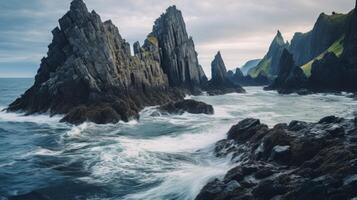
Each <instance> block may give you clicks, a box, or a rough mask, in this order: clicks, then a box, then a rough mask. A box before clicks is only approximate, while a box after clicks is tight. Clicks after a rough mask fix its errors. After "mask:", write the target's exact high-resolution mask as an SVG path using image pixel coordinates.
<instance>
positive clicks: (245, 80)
mask: <svg viewBox="0 0 357 200" xmlns="http://www.w3.org/2000/svg"><path fill="white" fill-rule="evenodd" d="M227 74H228V78H229V80H230V81H231V82H233V83H234V84H238V85H241V86H262V85H268V84H269V83H270V82H269V79H268V78H267V77H265V76H263V75H261V74H259V75H258V76H257V77H255V78H252V77H251V76H250V75H246V76H244V74H243V72H242V71H241V70H240V69H239V68H237V69H236V72H235V73H233V71H228V73H227Z"/></svg>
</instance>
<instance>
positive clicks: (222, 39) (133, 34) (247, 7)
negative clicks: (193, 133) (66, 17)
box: [0, 0, 355, 77]
mask: <svg viewBox="0 0 357 200" xmlns="http://www.w3.org/2000/svg"><path fill="white" fill-rule="evenodd" d="M85 2H86V4H87V7H88V8H89V9H90V10H93V9H94V10H96V11H97V13H98V14H99V15H100V16H101V17H102V20H103V21H104V20H107V19H112V21H113V22H114V24H115V25H117V26H118V27H119V31H120V33H121V35H122V36H123V37H124V38H125V39H127V40H128V41H129V42H130V43H131V44H133V42H135V41H143V40H144V38H145V36H146V35H147V34H148V33H150V32H151V29H152V25H153V22H154V20H155V19H156V18H158V17H159V16H160V14H161V13H163V12H164V11H165V9H166V8H167V7H168V6H170V5H176V6H177V8H178V9H180V10H181V11H182V12H183V15H184V19H185V21H186V26H187V29H188V32H189V35H191V36H192V37H193V39H194V41H195V45H196V50H197V52H198V54H199V61H200V63H201V64H202V66H203V67H204V70H205V72H206V74H207V75H210V62H211V60H212V59H213V57H214V54H215V53H216V52H217V51H218V50H220V51H221V53H222V56H223V59H224V61H225V63H226V65H227V68H229V69H233V68H235V67H238V66H241V65H242V64H244V63H245V62H246V61H248V60H250V59H255V58H260V57H263V56H264V54H265V53H266V51H267V48H268V46H269V44H270V42H271V40H272V38H273V37H274V35H275V34H276V31H277V30H278V29H279V30H280V31H281V32H282V34H283V36H284V38H285V39H286V40H290V39H291V37H292V35H293V34H294V32H305V31H308V30H310V29H311V28H312V26H313V24H314V22H315V21H316V19H317V17H318V15H319V14H320V13H321V12H325V13H328V14H330V13H331V12H332V11H336V12H343V13H346V12H348V11H350V10H351V9H352V8H353V7H354V3H355V0H299V1H290V0H249V1H248V0H204V1H203V0H85ZM69 4H70V0H60V1H59V0H1V1H0V77H32V76H34V75H35V73H36V71H37V69H38V66H39V63H40V60H41V58H42V57H43V56H45V55H46V52H47V46H48V44H49V43H50V41H51V39H52V36H51V33H50V31H51V30H52V29H53V28H54V27H56V26H57V24H58V22H57V21H58V19H59V18H60V17H61V16H62V15H63V14H65V13H66V11H67V10H68V9H69Z"/></svg>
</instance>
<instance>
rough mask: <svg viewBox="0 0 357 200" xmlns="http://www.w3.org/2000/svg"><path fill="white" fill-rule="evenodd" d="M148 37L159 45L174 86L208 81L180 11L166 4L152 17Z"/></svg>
mask: <svg viewBox="0 0 357 200" xmlns="http://www.w3.org/2000/svg"><path fill="white" fill-rule="evenodd" d="M149 38H150V39H151V40H154V41H157V42H158V46H159V48H160V57H161V66H162V68H163V70H164V72H165V73H166V74H167V76H168V78H169V84H170V86H173V87H186V88H188V89H192V88H193V87H200V86H201V85H202V84H204V83H205V82H206V81H207V78H206V75H205V74H204V71H203V69H202V67H201V66H200V64H199V63H198V59H197V53H196V51H195V46H194V42H193V40H192V38H191V37H189V36H188V34H187V31H186V25H185V22H184V20H183V17H182V14H181V11H179V10H177V9H176V7H175V6H172V7H169V8H168V9H167V10H166V13H164V14H162V15H161V17H160V18H159V19H157V20H156V21H155V25H154V27H153V31H152V33H151V34H150V36H149Z"/></svg>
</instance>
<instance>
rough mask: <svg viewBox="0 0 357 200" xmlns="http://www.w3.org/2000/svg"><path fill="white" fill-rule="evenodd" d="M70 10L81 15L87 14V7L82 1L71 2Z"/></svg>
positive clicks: (74, 0)
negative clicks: (81, 13)
mask: <svg viewBox="0 0 357 200" xmlns="http://www.w3.org/2000/svg"><path fill="white" fill-rule="evenodd" d="M70 10H71V11H76V12H83V13H85V12H88V9H87V6H86V4H85V3H84V2H83V0H73V1H72V2H71V7H70Z"/></svg>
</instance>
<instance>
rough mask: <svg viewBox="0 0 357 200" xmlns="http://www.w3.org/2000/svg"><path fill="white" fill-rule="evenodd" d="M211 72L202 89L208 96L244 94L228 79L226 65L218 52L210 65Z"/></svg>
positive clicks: (240, 88)
mask: <svg viewBox="0 0 357 200" xmlns="http://www.w3.org/2000/svg"><path fill="white" fill-rule="evenodd" d="M211 72H212V78H211V80H210V81H209V82H208V83H207V84H206V85H205V87H204V89H205V90H206V91H207V92H208V94H209V95H220V94H226V93H233V92H238V93H241V92H245V91H244V89H243V88H242V87H241V86H240V85H237V84H234V83H233V82H232V81H231V80H230V79H229V77H228V74H227V69H226V65H225V64H224V61H223V59H222V56H221V53H220V52H218V53H217V54H216V56H215V58H214V60H213V61H212V63H211Z"/></svg>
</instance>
